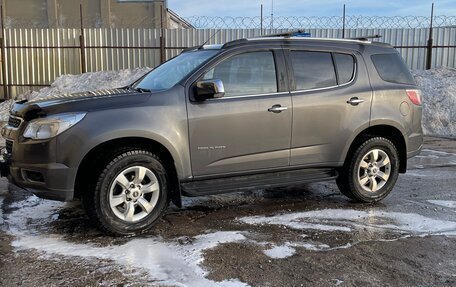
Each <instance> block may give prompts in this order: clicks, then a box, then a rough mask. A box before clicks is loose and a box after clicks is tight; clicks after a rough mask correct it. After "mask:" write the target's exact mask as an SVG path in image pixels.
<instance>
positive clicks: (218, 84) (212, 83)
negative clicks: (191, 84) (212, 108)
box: [195, 79, 225, 101]
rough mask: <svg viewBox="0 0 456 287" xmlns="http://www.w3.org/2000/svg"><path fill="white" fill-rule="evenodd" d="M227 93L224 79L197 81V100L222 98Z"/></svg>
mask: <svg viewBox="0 0 456 287" xmlns="http://www.w3.org/2000/svg"><path fill="white" fill-rule="evenodd" d="M224 95H225V87H224V86H223V82H222V80H216V79H215V80H204V81H199V82H197V83H196V88H195V97H196V99H197V100H200V101H204V100H207V99H217V98H222V97H223V96H224Z"/></svg>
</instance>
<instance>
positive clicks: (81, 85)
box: [0, 68, 151, 121]
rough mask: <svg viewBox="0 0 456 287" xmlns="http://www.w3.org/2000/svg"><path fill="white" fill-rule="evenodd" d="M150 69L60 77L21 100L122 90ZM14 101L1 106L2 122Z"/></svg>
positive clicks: (22, 97) (5, 119)
mask: <svg viewBox="0 0 456 287" xmlns="http://www.w3.org/2000/svg"><path fill="white" fill-rule="evenodd" d="M150 70H151V69H150V68H137V69H133V70H120V71H104V72H95V73H85V74H81V75H64V76H60V77H58V78H57V79H56V80H55V81H54V83H52V85H51V86H50V87H46V88H43V89H41V90H39V91H34V92H30V93H27V94H23V95H21V96H20V97H19V99H28V100H31V99H35V98H43V97H47V96H55V95H60V94H71V93H79V92H85V91H93V90H102V89H112V88H120V87H123V86H126V85H129V84H131V83H132V82H134V81H135V80H137V79H139V78H140V77H142V76H143V75H144V74H145V73H147V72H149V71H150ZM12 103H13V100H9V101H5V102H3V103H1V104H0V121H7V120H8V115H9V109H10V108H11V105H12Z"/></svg>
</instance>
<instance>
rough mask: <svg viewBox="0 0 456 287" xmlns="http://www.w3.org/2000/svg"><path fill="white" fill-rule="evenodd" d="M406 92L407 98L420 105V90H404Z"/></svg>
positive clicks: (421, 102)
mask: <svg viewBox="0 0 456 287" xmlns="http://www.w3.org/2000/svg"><path fill="white" fill-rule="evenodd" d="M406 92H407V96H408V98H409V99H410V101H411V102H412V103H413V104H415V105H417V106H421V105H422V104H423V101H422V97H421V91H420V90H406Z"/></svg>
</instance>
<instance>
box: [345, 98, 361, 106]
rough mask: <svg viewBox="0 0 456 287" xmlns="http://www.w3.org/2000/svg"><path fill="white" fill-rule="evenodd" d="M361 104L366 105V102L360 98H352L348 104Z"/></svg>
mask: <svg viewBox="0 0 456 287" xmlns="http://www.w3.org/2000/svg"><path fill="white" fill-rule="evenodd" d="M361 103H364V100H361V99H360V98H358V97H353V98H351V99H350V100H348V101H347V104H350V105H352V106H357V105H359V104H361Z"/></svg>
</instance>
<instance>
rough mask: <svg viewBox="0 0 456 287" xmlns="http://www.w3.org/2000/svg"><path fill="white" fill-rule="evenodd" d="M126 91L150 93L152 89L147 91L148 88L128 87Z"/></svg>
mask: <svg viewBox="0 0 456 287" xmlns="http://www.w3.org/2000/svg"><path fill="white" fill-rule="evenodd" d="M125 89H126V90H129V91H136V92H140V93H150V92H152V91H151V90H150V89H146V88H133V87H132V86H126V87H125Z"/></svg>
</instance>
